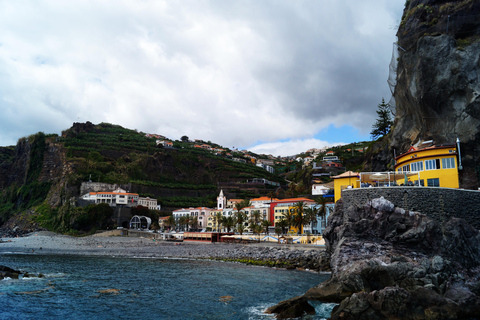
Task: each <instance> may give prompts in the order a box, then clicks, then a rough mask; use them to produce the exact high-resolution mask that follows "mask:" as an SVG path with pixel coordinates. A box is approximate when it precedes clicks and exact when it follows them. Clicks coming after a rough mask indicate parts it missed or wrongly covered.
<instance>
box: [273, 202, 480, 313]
mask: <svg viewBox="0 0 480 320" xmlns="http://www.w3.org/2000/svg"><path fill="white" fill-rule="evenodd" d="M328 223H329V224H328V226H327V229H326V230H325V239H326V244H327V250H328V251H329V252H330V253H331V267H332V277H331V278H330V279H329V280H327V281H326V282H324V283H322V284H320V285H319V286H317V287H315V288H312V289H310V290H309V291H308V292H307V293H306V294H305V295H304V296H302V297H298V298H297V299H293V300H290V301H288V304H289V305H292V306H295V301H296V300H298V302H299V303H301V304H304V303H305V300H320V301H323V302H335V303H339V306H337V307H336V308H335V309H334V311H333V312H332V315H331V319H369V320H372V319H478V317H479V315H480V275H479V272H478V271H479V270H480V232H479V231H478V230H477V229H474V228H472V227H471V226H470V225H468V224H467V223H466V222H465V221H464V220H461V219H457V218H452V219H450V220H449V221H447V222H445V223H443V224H441V223H439V222H436V221H434V220H432V219H430V218H429V217H428V216H427V215H424V214H421V213H418V212H409V211H405V210H403V209H401V208H397V207H394V205H393V204H392V203H391V202H389V201H387V200H385V199H383V198H377V199H373V200H372V201H370V202H367V203H366V204H365V205H364V206H362V207H353V206H352V207H348V208H344V207H343V203H342V201H341V200H340V201H339V202H337V206H336V207H335V212H334V213H333V214H332V215H331V216H330V217H329V221H328ZM290 309H292V308H290ZM279 317H282V314H281V313H280V315H279Z"/></svg>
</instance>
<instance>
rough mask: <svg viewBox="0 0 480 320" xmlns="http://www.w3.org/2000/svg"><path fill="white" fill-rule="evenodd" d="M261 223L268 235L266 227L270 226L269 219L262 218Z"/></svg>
mask: <svg viewBox="0 0 480 320" xmlns="http://www.w3.org/2000/svg"><path fill="white" fill-rule="evenodd" d="M261 225H262V227H264V228H265V234H266V235H267V236H268V227H270V221H268V220H263V221H262V223H261Z"/></svg>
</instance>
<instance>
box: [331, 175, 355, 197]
mask: <svg viewBox="0 0 480 320" xmlns="http://www.w3.org/2000/svg"><path fill="white" fill-rule="evenodd" d="M333 179H334V191H335V202H337V201H338V200H339V199H340V198H341V197H342V190H343V189H347V188H360V179H359V174H358V172H353V171H347V172H344V173H342V174H341V175H338V176H335V177H333Z"/></svg>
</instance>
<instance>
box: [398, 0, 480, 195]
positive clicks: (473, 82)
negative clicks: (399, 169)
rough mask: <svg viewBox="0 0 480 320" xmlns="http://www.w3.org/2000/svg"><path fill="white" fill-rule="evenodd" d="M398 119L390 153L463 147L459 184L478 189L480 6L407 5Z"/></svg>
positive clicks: (426, 0) (433, 1)
mask: <svg viewBox="0 0 480 320" xmlns="http://www.w3.org/2000/svg"><path fill="white" fill-rule="evenodd" d="M397 35H398V44H399V46H400V47H401V49H399V59H398V66H397V86H396V88H395V93H394V97H395V101H396V114H395V124H394V128H393V130H392V136H391V141H390V147H391V148H394V149H396V151H397V154H399V153H403V152H405V151H406V150H407V149H408V147H409V146H410V145H411V144H414V143H416V142H417V141H419V140H430V139H433V140H434V141H435V143H437V144H441V143H454V142H455V140H456V138H459V139H460V141H461V154H462V162H463V163H462V164H463V167H464V169H463V170H462V171H461V177H460V184H461V187H464V188H477V187H478V186H479V182H478V181H479V176H478V173H477V171H479V170H477V169H478V168H480V148H479V144H478V142H476V141H478V139H477V138H480V42H478V40H479V39H480V3H479V2H478V1H473V0H462V1H438V0H417V1H407V3H406V7H405V11H404V15H403V18H402V23H401V24H400V27H399V30H398V33H397Z"/></svg>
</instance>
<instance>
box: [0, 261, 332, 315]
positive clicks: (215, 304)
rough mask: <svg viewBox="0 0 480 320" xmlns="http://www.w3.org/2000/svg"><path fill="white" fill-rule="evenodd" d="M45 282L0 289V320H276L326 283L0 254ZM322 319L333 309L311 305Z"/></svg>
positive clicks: (288, 275)
mask: <svg viewBox="0 0 480 320" xmlns="http://www.w3.org/2000/svg"><path fill="white" fill-rule="evenodd" d="M0 265H5V266H8V267H10V268H13V269H17V270H22V271H26V272H29V273H31V274H39V273H41V274H43V275H45V277H44V278H29V279H25V278H24V279H19V280H15V279H4V280H1V281H0V319H1V320H6V319H15V320H19V319H62V320H65V319H88V320H91V319H149V320H152V319H252V320H253V319H274V317H273V316H272V315H266V314H264V313H263V311H264V310H265V309H266V308H268V307H269V306H272V305H275V304H276V303H278V302H280V301H282V300H285V299H289V298H292V297H295V296H298V295H300V294H303V293H305V291H306V290H308V289H309V288H311V287H313V286H315V285H317V284H318V283H321V282H323V281H325V280H327V279H328V277H329V276H328V275H321V274H317V273H311V272H302V271H292V270H279V269H272V268H266V267H255V266H246V265H242V264H237V263H227V262H218V261H208V260H187V259H139V258H120V257H117V258H115V257H79V256H60V255H26V254H1V255H0ZM315 308H316V310H317V315H315V316H311V317H309V318H307V319H324V318H326V317H328V315H329V313H330V312H331V310H332V308H333V305H332V304H320V303H316V304H315Z"/></svg>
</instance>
